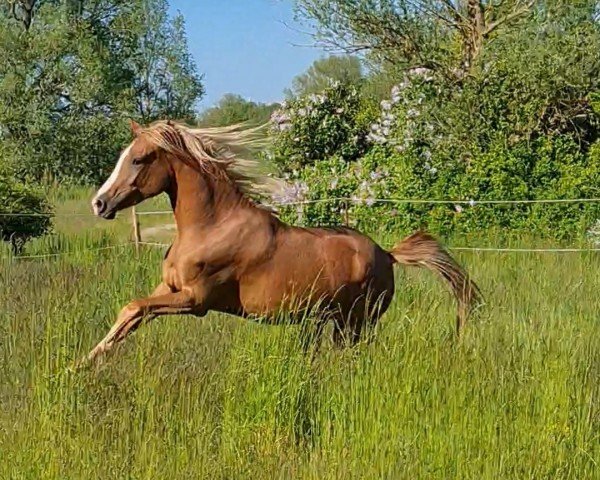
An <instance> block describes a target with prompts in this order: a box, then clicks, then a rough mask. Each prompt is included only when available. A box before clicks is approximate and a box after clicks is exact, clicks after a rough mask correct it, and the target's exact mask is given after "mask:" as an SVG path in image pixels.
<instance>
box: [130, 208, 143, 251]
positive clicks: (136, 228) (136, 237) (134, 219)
mask: <svg viewBox="0 0 600 480" xmlns="http://www.w3.org/2000/svg"><path fill="white" fill-rule="evenodd" d="M131 223H132V224H133V241H134V242H135V253H136V254H139V253H140V242H141V241H142V235H141V234H140V222H139V220H138V215H137V212H136V209H135V206H134V207H132V208H131Z"/></svg>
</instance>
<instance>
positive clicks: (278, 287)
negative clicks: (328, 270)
mask: <svg viewBox="0 0 600 480" xmlns="http://www.w3.org/2000/svg"><path fill="white" fill-rule="evenodd" d="M239 293H240V302H241V305H242V308H243V309H244V311H245V312H247V313H248V314H251V315H262V316H265V315H266V316H269V315H276V314H277V313H278V312H289V311H298V310H303V309H305V308H307V307H310V306H311V305H312V304H314V303H316V302H317V301H319V300H325V299H327V298H328V297H331V295H330V292H329V285H328V283H327V282H326V280H325V279H324V278H323V275H320V274H318V273H315V272H310V273H309V272H305V274H304V275H303V274H302V273H301V272H298V273H296V272H286V271H285V269H281V270H279V271H275V272H272V273H270V272H269V273H267V272H264V273H260V274H254V275H248V276H246V277H245V278H243V279H241V281H240V290H239Z"/></svg>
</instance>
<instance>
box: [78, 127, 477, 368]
mask: <svg viewBox="0 0 600 480" xmlns="http://www.w3.org/2000/svg"><path fill="white" fill-rule="evenodd" d="M132 131H133V134H134V140H133V141H132V143H131V144H130V145H129V146H128V147H127V148H126V149H125V150H124V151H123V153H122V154H121V156H120V158H119V160H118V162H117V165H116V167H115V169H114V171H113V172H112V174H111V175H110V177H109V178H108V180H107V181H106V183H104V185H103V186H102V187H101V188H100V190H98V192H97V194H96V196H95V197H94V199H93V201H92V207H93V210H94V213H95V214H96V215H97V216H100V217H102V218H106V219H112V218H114V217H115V214H116V212H118V211H119V210H121V209H124V208H127V207H131V206H133V205H136V204H138V203H140V202H142V201H143V200H145V199H147V198H150V197H153V196H155V195H158V194H160V193H162V192H166V193H167V195H168V196H169V198H170V201H171V206H172V208H173V212H174V215H175V221H176V223H177V236H176V238H175V240H174V242H173V244H172V245H171V247H170V248H169V250H168V252H167V254H166V257H165V259H164V262H163V268H162V283H160V284H159V285H158V286H157V287H156V289H155V290H154V292H153V293H152V294H150V296H148V297H146V298H142V299H138V300H134V301H132V302H131V303H129V304H128V305H127V306H125V307H124V308H123V309H122V310H121V312H120V314H119V316H118V318H117V321H116V323H115V324H114V326H113V327H112V328H111V329H110V331H109V332H108V334H107V335H106V337H105V338H104V339H103V340H102V341H101V342H100V343H99V344H98V345H97V346H96V347H95V348H94V349H93V350H92V351H91V352H90V354H89V355H88V356H87V360H93V359H95V358H96V357H97V356H98V355H100V354H102V353H104V352H106V351H108V350H110V349H111V348H113V347H114V346H115V345H116V344H117V343H119V342H120V341H122V340H123V339H125V337H127V335H128V334H129V333H131V332H132V331H134V330H135V329H136V328H137V327H138V326H139V325H140V324H141V323H142V321H144V320H145V321H148V320H150V319H152V318H155V317H156V316H159V315H171V314H191V315H196V316H199V317H201V316H204V315H206V313H207V312H208V311H210V310H213V311H218V312H226V313H230V314H234V315H239V316H243V317H254V316H256V317H264V318H269V319H275V318H277V316H278V315H280V314H281V312H291V314H292V315H294V314H298V313H300V312H306V311H307V309H310V308H312V309H316V311H317V314H318V315H317V316H316V318H318V319H319V320H318V321H317V322H316V325H317V330H318V332H317V333H319V334H320V332H321V330H322V328H323V325H324V324H325V323H326V322H327V321H329V320H332V321H333V335H334V342H335V343H336V344H338V345H342V344H345V343H346V341H347V339H349V341H350V343H356V342H357V341H358V340H359V338H360V336H361V330H362V328H363V327H364V326H365V324H366V322H367V321H369V322H371V323H372V324H374V323H375V322H376V321H377V319H378V318H379V317H380V316H381V315H382V314H383V313H384V312H385V311H386V309H387V308H388V306H389V304H390V302H391V300H392V297H393V295H394V274H393V266H394V264H396V263H399V264H403V265H415V266H421V267H425V268H428V269H430V270H432V271H434V272H436V273H437V274H439V275H440V276H441V277H442V278H444V279H445V280H446V281H447V283H448V284H449V286H450V288H451V290H452V292H453V293H454V296H455V297H456V300H457V302H458V318H457V324H456V327H457V331H458V332H459V333H460V329H461V328H462V326H463V324H464V322H465V319H466V318H467V316H468V314H469V311H470V309H471V307H472V305H473V303H474V302H475V301H476V300H477V298H478V296H479V290H478V288H477V286H476V285H475V284H474V283H473V282H472V281H471V280H469V277H468V276H467V274H466V273H465V271H464V270H463V269H462V268H461V267H460V266H459V265H458V264H457V263H456V262H455V261H454V259H453V258H452V257H451V256H450V255H449V254H448V252H447V251H446V250H445V249H444V248H443V247H442V246H441V245H440V244H439V243H438V242H437V241H436V240H435V239H434V238H433V237H431V236H429V235H427V234H424V233H415V234H413V235H411V236H409V237H408V238H406V239H405V240H403V241H402V242H400V243H399V244H397V245H396V246H395V247H394V248H393V249H392V250H391V251H389V252H388V251H386V250H384V249H383V248H381V247H380V246H379V245H377V244H376V243H375V242H374V241H373V240H371V239H370V238H369V237H367V236H365V235H363V234H361V233H359V232H357V231H354V230H352V229H350V228H346V227H336V228H300V227H294V226H290V225H287V224H285V223H283V222H282V221H281V220H280V219H279V218H278V217H277V216H276V215H275V214H274V213H273V212H272V211H270V210H269V209H268V208H266V207H265V206H263V205H261V204H260V203H258V202H256V201H254V200H252V199H251V197H250V195H249V194H256V193H259V192H262V193H264V192H265V191H266V187H268V181H265V180H268V178H267V177H264V176H263V177H261V176H260V175H259V174H258V173H257V172H256V170H255V169H254V170H253V169H252V167H253V166H256V164H254V165H253V164H251V162H249V161H248V160H247V159H244V156H245V155H244V154H247V153H249V152H252V149H253V148H254V147H257V146H260V143H261V142H260V141H259V140H257V138H256V137H257V132H256V131H255V130H251V129H247V130H241V131H240V130H239V129H238V130H237V131H236V129H235V128H223V129H208V128H207V129H194V128H191V127H188V126H185V125H182V124H178V123H173V122H170V121H160V122H156V123H154V124H152V125H150V126H149V127H147V128H142V127H140V126H139V125H138V124H136V123H135V122H132ZM271 181H272V180H271ZM299 318H301V317H299Z"/></svg>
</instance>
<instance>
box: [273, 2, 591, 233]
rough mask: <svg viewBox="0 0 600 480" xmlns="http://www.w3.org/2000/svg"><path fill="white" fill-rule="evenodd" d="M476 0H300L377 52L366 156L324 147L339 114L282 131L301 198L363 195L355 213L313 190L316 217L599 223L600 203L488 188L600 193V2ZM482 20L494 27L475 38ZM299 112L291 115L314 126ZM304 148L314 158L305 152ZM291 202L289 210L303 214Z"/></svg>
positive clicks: (450, 228) (484, 224)
mask: <svg viewBox="0 0 600 480" xmlns="http://www.w3.org/2000/svg"><path fill="white" fill-rule="evenodd" d="M409 3H410V4H411V5H412V6H410V5H408V4H409ZM463 3H464V4H465V5H464V6H463ZM463 3H461V2H458V3H457V2H441V1H437V0H431V1H429V0H420V1H417V2H403V1H398V2H396V1H383V2H371V1H369V0H365V1H362V0H359V1H346V0H332V1H328V2H313V1H312V0H301V1H298V2H297V4H298V8H299V12H300V13H301V14H302V15H304V16H305V17H307V18H311V19H312V20H313V21H316V22H317V23H318V29H317V30H318V35H317V38H320V39H321V40H323V39H324V37H323V36H325V37H326V38H327V39H328V40H329V41H330V43H336V42H337V43H338V44H339V45H340V46H342V45H346V46H347V47H348V49H349V50H352V48H353V46H356V45H357V44H360V45H362V46H363V47H364V49H365V50H366V51H367V52H368V53H367V58H369V59H370V61H371V65H372V71H371V73H370V76H369V78H368V79H367V80H366V81H365V82H364V84H363V86H362V89H361V91H360V97H361V98H360V100H359V101H358V102H357V104H358V105H359V107H357V109H356V110H355V112H354V115H355V117H354V125H358V126H359V128H358V129H357V130H354V134H355V135H356V137H357V138H365V137H366V140H367V142H366V143H365V144H363V145H361V147H362V148H361V149H360V153H359V154H358V155H345V154H344V153H343V150H342V148H343V145H344V144H343V143H341V145H342V147H339V148H338V150H335V149H333V148H332V149H324V148H322V139H335V138H336V134H337V132H338V131H339V127H338V126H337V125H336V124H335V123H333V122H332V128H330V130H329V131H327V130H326V128H325V127H327V126H328V124H326V123H322V124H319V125H318V126H319V127H321V129H320V130H319V129H318V128H317V127H316V126H313V125H311V129H312V131H314V132H318V134H317V135H314V136H311V135H310V134H308V133H307V132H303V131H302V130H298V131H300V132H301V135H298V134H297V133H296V131H292V129H291V127H290V128H289V132H290V133H289V134H288V130H286V131H284V133H285V135H287V137H286V136H280V137H279V138H280V139H282V138H283V139H284V140H285V141H286V142H285V143H284V146H287V147H288V148H287V150H285V149H284V150H283V151H282V152H280V156H281V157H282V158H287V159H288V160H289V163H288V165H291V167H293V168H290V167H288V171H292V172H294V170H296V172H295V174H294V175H292V178H291V180H292V181H294V182H296V189H295V191H292V193H295V195H292V196H295V197H297V198H296V200H304V199H309V200H316V199H323V198H327V197H340V196H343V197H351V198H352V199H353V201H351V202H350V205H348V207H347V208H348V209H349V212H348V213H346V212H345V211H343V210H344V209H345V208H346V207H345V206H344V205H340V204H339V203H338V204H333V205H327V204H324V203H315V204H312V203H311V204H310V205H307V206H305V208H304V211H303V213H302V217H301V218H302V221H303V222H304V223H329V224H331V223H339V222H342V221H344V220H345V218H346V216H348V217H349V218H350V219H351V221H352V222H353V224H354V225H357V226H358V227H359V228H362V229H368V230H370V229H372V228H373V217H374V216H375V217H376V218H377V219H378V222H377V223H378V224H380V225H381V226H382V227H384V228H389V229H400V230H402V231H405V232H409V231H411V230H414V229H416V228H426V229H429V230H432V231H434V232H437V233H440V234H443V235H452V234H459V233H460V234H463V233H468V234H471V233H474V232H476V231H481V230H486V229H495V230H496V231H503V232H509V231H511V232H513V234H518V233H516V232H523V231H529V232H535V233H536V234H538V235H541V236H545V237H553V238H560V239H565V238H573V237H576V236H582V235H583V234H584V233H585V232H586V231H587V230H588V229H589V228H590V227H591V226H592V225H594V223H595V222H596V220H597V219H598V217H599V216H600V210H599V209H598V207H597V206H596V205H595V204H592V203H585V204H584V203H582V204H541V205H534V204H531V205H511V206H499V205H481V204H477V201H478V200H516V199H530V200H535V199H552V198H556V199H566V198H597V197H599V196H600V195H599V193H600V192H599V191H598V185H599V183H598V182H599V179H600V177H599V175H600V167H599V165H598V160H597V150H598V147H597V146H594V147H592V146H593V145H595V144H597V142H598V137H599V130H598V125H599V123H598V121H599V118H600V117H599V116H598V113H597V112H598V111H600V109H599V108H598V92H599V91H600V84H599V80H598V79H599V78H600V63H598V61H597V52H598V51H599V50H600V29H599V28H598V23H597V21H596V17H595V15H596V12H597V10H594V8H593V4H594V5H595V2H591V1H586V0H582V1H578V2H563V1H559V2H544V1H537V2H531V4H529V3H527V4H525V3H524V2H516V1H512V0H506V1H503V2H497V3H494V4H492V2H472V5H471V4H470V5H471V7H469V9H467V8H466V2H463ZM478 11H480V12H479V13H483V17H482V18H480V17H478V13H477V12H478ZM453 12H454V13H456V14H459V15H461V18H462V20H461V21H462V22H465V23H466V24H469V23H471V22H472V30H470V31H469V32H465V31H462V30H460V29H459V28H458V27H457V26H456V25H455V24H454V23H453V22H456V18H457V17H453V15H454V14H453ZM441 24H447V26H448V28H446V27H444V28H443V29H442V28H441V27H440V25H441ZM517 27H518V28H517ZM478 31H479V34H481V35H480V38H476V37H471V34H473V33H474V32H475V33H477V32H478ZM325 34H327V35H325ZM319 35H321V36H320V37H319ZM491 40H493V41H491ZM392 80H393V81H392ZM383 88H387V89H388V93H387V96H386V97H383V99H382V93H381V92H382V89H383ZM390 90H391V94H390ZM379 100H382V101H381V103H380V105H379V106H376V104H375V103H374V102H375V101H379ZM293 113H294V114H293V115H291V116H290V119H289V124H287V125H291V126H295V125H296V124H300V125H302V124H303V123H302V121H300V120H299V119H298V118H297V114H296V111H294V112H293ZM351 122H352V120H351V119H348V120H347V123H348V124H350V123H351ZM370 123H372V125H371V124H370ZM284 125H286V124H284ZM361 129H362V130H361ZM294 139H298V140H297V141H296V142H295V143H294V142H292V140H294ZM277 141H279V142H281V140H276V143H277ZM294 146H296V147H297V148H296V149H294V148H293V147H294ZM313 152H318V154H317V155H315V154H314V153H313ZM304 158H306V159H310V161H304V162H302V161H298V160H297V159H304ZM280 163H281V162H280ZM298 185H299V186H301V187H302V188H298ZM332 185H335V187H336V188H332ZM338 186H339V188H341V190H338ZM390 197H391V198H395V199H421V200H427V199H440V200H463V201H467V200H470V199H473V201H474V202H475V205H474V206H469V205H468V204H467V205H462V204H459V205H456V206H455V205H452V204H450V205H439V204H438V205H436V204H426V203H417V204H410V203H400V204H397V205H393V204H386V203H383V202H377V201H376V199H377V198H390ZM289 210H290V211H289V212H287V213H286V214H287V215H289V217H288V218H290V219H293V218H295V216H297V215H298V212H296V210H295V209H289ZM341 210H342V211H341Z"/></svg>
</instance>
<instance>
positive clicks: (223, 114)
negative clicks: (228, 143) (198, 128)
mask: <svg viewBox="0 0 600 480" xmlns="http://www.w3.org/2000/svg"><path fill="white" fill-rule="evenodd" d="M278 107H279V105H278V104H276V103H273V104H266V103H256V102H252V101H250V100H246V99H245V98H244V97H242V96H241V95H235V94H233V93H228V94H225V95H224V96H223V98H221V99H220V100H219V101H218V102H217V104H216V105H215V106H214V107H211V108H209V109H207V110H205V111H204V112H202V113H201V114H200V116H199V117H198V123H199V124H200V125H203V126H207V127H223V126H226V125H234V124H237V123H245V122H248V123H249V124H255V125H260V124H263V123H265V122H267V121H268V120H269V118H270V116H271V114H272V113H273V111H274V110H276V109H277V108H278Z"/></svg>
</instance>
